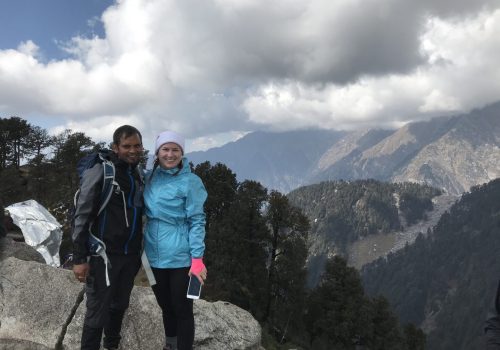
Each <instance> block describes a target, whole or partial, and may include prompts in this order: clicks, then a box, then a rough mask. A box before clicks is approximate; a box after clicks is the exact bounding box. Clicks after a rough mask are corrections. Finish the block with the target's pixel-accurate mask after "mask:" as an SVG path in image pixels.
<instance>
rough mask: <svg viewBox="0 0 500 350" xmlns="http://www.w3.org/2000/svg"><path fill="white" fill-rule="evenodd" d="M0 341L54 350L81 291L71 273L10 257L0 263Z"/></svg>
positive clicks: (79, 285) (80, 285)
mask: <svg viewBox="0 0 500 350" xmlns="http://www.w3.org/2000/svg"><path fill="white" fill-rule="evenodd" d="M0 271H1V275H0V322H1V324H0V339H2V340H4V339H18V340H24V341H29V342H33V343H38V344H41V345H44V346H46V347H49V348H54V347H55V346H56V344H57V343H58V341H59V337H60V336H61V334H62V330H63V329H64V326H65V324H66V322H67V320H68V318H69V317H70V316H71V315H72V311H73V309H74V307H75V305H76V304H77V300H78V296H79V294H80V293H81V291H82V284H80V283H78V282H77V281H76V280H75V278H74V277H73V273H72V272H71V271H67V270H62V269H57V268H54V267H50V266H48V265H45V264H39V263H37V262H32V261H23V260H19V259H16V258H13V257H10V258H7V259H5V260H2V261H1V262H0Z"/></svg>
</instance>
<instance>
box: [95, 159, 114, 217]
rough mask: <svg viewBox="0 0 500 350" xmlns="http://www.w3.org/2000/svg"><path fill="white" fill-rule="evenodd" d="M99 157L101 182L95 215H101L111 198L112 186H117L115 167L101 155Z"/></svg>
mask: <svg viewBox="0 0 500 350" xmlns="http://www.w3.org/2000/svg"><path fill="white" fill-rule="evenodd" d="M99 157H100V158H101V160H102V171H103V181H102V190H101V200H100V203H101V206H100V208H99V212H98V214H97V215H99V214H101V212H102V211H103V210H104V208H105V207H106V205H107V204H108V202H109V199H110V198H111V194H112V193H113V186H114V185H118V184H117V183H116V182H115V172H116V170H115V165H114V164H113V162H111V161H109V160H108V159H105V158H104V157H103V156H102V155H101V154H99Z"/></svg>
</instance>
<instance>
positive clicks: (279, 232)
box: [0, 117, 425, 350]
mask: <svg viewBox="0 0 500 350" xmlns="http://www.w3.org/2000/svg"><path fill="white" fill-rule="evenodd" d="M18 131H19V132H18ZM36 135H38V136H36ZM35 136H36V137H35ZM0 137H2V138H3V139H2V141H3V142H1V143H0V154H1V156H0V177H1V181H0V184H1V185H0V186H1V187H0V196H1V198H2V199H3V201H4V204H5V205H9V204H11V203H13V202H18V201H22V200H27V199H35V200H37V201H39V202H40V203H41V204H42V205H44V206H45V207H46V208H47V209H48V210H49V211H51V212H52V213H53V214H55V216H56V217H57V219H58V220H59V221H60V222H61V223H65V225H64V228H63V229H64V242H65V245H63V247H62V248H61V249H62V252H61V256H64V253H65V252H68V251H69V246H68V242H69V236H70V232H69V225H68V224H67V223H68V218H67V217H66V216H67V214H66V213H67V212H68V209H69V208H70V207H71V205H72V200H73V194H74V192H75V190H76V187H77V186H78V178H77V174H76V162H77V161H78V159H80V158H81V157H82V156H83V155H85V154H86V153H88V152H92V151H93V150H96V149H99V148H102V147H103V146H104V145H103V144H96V143H94V142H93V141H92V140H91V139H90V138H88V137H87V136H85V135H84V134H83V133H73V132H72V131H70V130H67V131H65V132H63V133H61V134H59V135H57V136H56V137H49V136H48V134H47V132H46V131H44V130H43V129H41V128H38V127H34V126H31V125H29V124H28V123H27V122H26V121H24V120H22V119H20V118H16V117H12V118H9V119H0ZM33 140H36V142H35V141H33ZM194 171H195V172H196V174H198V175H199V176H200V177H201V178H202V180H203V182H204V183H205V186H206V188H207V191H208V194H209V195H208V200H207V203H206V207H205V209H206V214H207V226H206V227H207V235H206V254H205V260H206V265H207V267H208V269H209V271H210V279H209V280H207V284H206V288H205V289H204V297H205V298H206V299H208V300H226V301H228V302H231V303H233V304H236V305H238V306H240V307H242V308H244V309H246V310H249V311H250V312H251V313H252V314H253V315H254V317H255V318H256V319H257V320H258V321H259V322H260V323H261V325H262V326H263V329H264V332H263V333H264V336H263V341H264V346H265V347H266V348H269V349H289V348H290V347H292V346H293V347H295V348H302V349H359V347H362V348H364V349H398V350H405V349H408V350H410V349H411V350H413V349H423V345H422V344H423V343H424V341H425V336H424V334H423V333H422V332H421V331H420V330H419V329H417V328H415V327H414V326H412V325H406V326H401V325H400V324H399V322H398V320H397V318H396V316H395V315H394V314H393V312H392V311H391V310H390V308H389V304H388V302H387V301H386V300H385V299H384V298H382V297H376V298H373V299H372V298H370V297H368V296H366V294H365V293H364V289H363V286H362V284H361V279H360V276H359V273H358V272H357V270H355V269H354V268H351V267H348V266H347V264H346V261H345V260H344V259H342V258H341V257H334V258H332V259H330V260H328V261H327V262H326V270H325V272H324V273H323V275H322V276H321V278H320V281H319V283H318V286H317V287H316V288H314V289H312V290H309V289H307V288H306V269H305V266H306V258H307V245H306V242H307V237H308V234H309V232H310V229H311V227H310V222H309V220H308V216H309V215H306V214H305V210H304V209H305V208H307V207H308V206H307V205H306V204H304V205H303V208H304V209H299V207H298V206H296V205H293V204H292V201H291V200H290V198H289V197H288V196H285V195H283V194H281V193H279V192H276V191H270V192H269V191H268V190H267V189H266V188H264V187H263V186H262V185H261V184H259V183H257V182H255V181H243V182H238V181H237V180H236V174H234V173H233V172H232V171H231V169H229V168H227V167H226V166H225V165H223V164H215V165H212V164H210V163H208V162H206V163H202V164H199V165H197V166H196V167H194ZM360 184H361V185H360V186H353V185H350V184H349V183H339V185H338V186H341V187H342V186H344V187H345V188H346V189H347V190H346V191H347V192H346V193H351V195H347V194H346V199H345V200H346V206H345V207H343V208H341V207H339V209H338V211H335V212H334V216H332V217H331V219H330V220H329V222H330V223H331V224H332V225H338V227H339V228H345V229H346V231H345V232H347V233H349V232H352V233H351V235H350V236H348V237H347V238H343V237H341V236H339V237H338V239H340V240H345V241H349V240H351V239H353V238H354V237H357V236H358V235H363V234H370V233H371V232H374V231H377V230H380V229H384V228H388V229H389V228H395V227H398V226H399V225H400V224H399V222H398V221H397V219H396V217H397V211H395V209H394V206H393V205H392V204H389V203H392V198H393V192H391V191H388V190H384V189H383V186H384V185H383V184H380V183H378V182H374V181H367V182H365V183H360ZM344 187H342V189H344ZM367 187H370V188H371V187H375V188H379V187H380V188H381V190H380V191H379V192H376V194H369V191H367ZM410 187H411V186H410ZM339 188H340V187H339ZM340 193H344V191H343V190H341V191H340ZM374 193H375V192H374ZM351 196H352V198H350V197H351ZM349 198H350V199H349ZM354 198H356V199H354ZM328 201H329V199H328ZM328 201H327V200H325V203H326V202H328ZM348 201H350V202H349V203H351V204H350V205H352V204H356V206H355V207H356V208H357V210H356V213H355V214H352V213H351V212H350V209H349V208H350V207H347V203H348ZM409 203H410V205H414V204H412V203H413V202H411V201H409ZM311 207H312V206H311ZM371 208H376V209H371ZM330 209H331V208H330V207H328V206H327V205H325V206H323V208H322V209H321V210H322V211H323V214H322V215H323V216H328V215H329V213H328V211H329V210H330ZM348 209H349V210H348ZM387 218H389V219H387ZM347 230H352V231H347ZM343 232H344V231H343Z"/></svg>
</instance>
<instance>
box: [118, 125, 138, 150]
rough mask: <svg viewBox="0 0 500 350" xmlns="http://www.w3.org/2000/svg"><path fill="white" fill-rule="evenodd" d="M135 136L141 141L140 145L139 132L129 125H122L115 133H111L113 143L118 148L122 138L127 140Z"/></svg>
mask: <svg viewBox="0 0 500 350" xmlns="http://www.w3.org/2000/svg"><path fill="white" fill-rule="evenodd" d="M135 134H137V135H139V139H140V140H141V143H142V135H141V133H140V132H139V130H137V129H136V128H134V127H133V126H131V125H122V126H120V127H119V128H118V129H116V130H115V132H114V133H113V143H114V144H115V145H117V146H119V145H120V141H121V139H122V137H124V138H127V137H130V136H134V135H135Z"/></svg>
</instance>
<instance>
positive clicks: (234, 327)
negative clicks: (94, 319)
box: [64, 286, 261, 350]
mask: <svg viewBox="0 0 500 350" xmlns="http://www.w3.org/2000/svg"><path fill="white" fill-rule="evenodd" d="M84 313H85V300H84V302H83V303H81V304H80V306H79V308H78V310H77V312H76V314H75V317H74V319H73V322H71V324H70V325H69V326H68V330H67V333H66V336H65V337H64V348H65V349H68V350H73V349H74V350H77V349H79V345H80V335H81V330H82V323H83V317H84ZM194 316H195V328H196V332H195V340H194V347H193V348H194V349H203V350H219V349H249V350H250V349H260V339H261V329H260V326H259V324H258V323H257V321H255V319H254V318H253V317H252V315H251V314H250V313H248V312H246V311H244V310H242V309H240V308H239V307H237V306H234V305H232V304H230V303H226V302H222V301H218V302H215V303H209V302H207V301H205V300H201V299H200V300H195V302H194ZM163 333H164V331H163V324H162V318H161V310H160V308H159V307H158V305H157V303H156V300H155V297H154V294H153V293H152V291H151V288H149V287H138V286H135V287H134V289H133V290H132V295H131V298H130V306H129V309H128V310H127V313H126V315H125V318H124V320H123V327H122V337H123V338H122V341H121V346H122V347H123V348H124V349H161V348H162V347H163V345H164V343H165V339H164V335H163Z"/></svg>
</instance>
